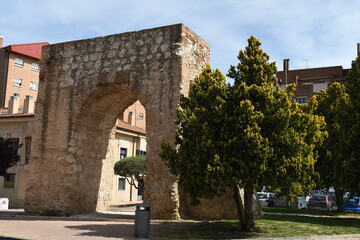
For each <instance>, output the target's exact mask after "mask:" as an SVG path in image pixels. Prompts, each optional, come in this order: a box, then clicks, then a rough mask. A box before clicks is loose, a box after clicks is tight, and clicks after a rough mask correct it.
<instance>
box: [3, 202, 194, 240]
mask: <svg viewBox="0 0 360 240" xmlns="http://www.w3.org/2000/svg"><path fill="white" fill-rule="evenodd" d="M124 210H129V212H124V211H122V212H119V213H116V214H114V213H97V214H83V215H77V216H72V217H45V216H26V215H22V214H21V212H19V211H16V212H14V211H7V212H6V211H1V212H0V239H1V240H5V239H9V240H10V239H11V240H14V238H15V239H30V240H73V239H75V240H76V239H79V240H82V239H88V240H113V239H114V240H115V239H116V240H119V239H146V238H141V237H140V238H139V237H136V236H135V234H134V233H135V231H134V212H133V211H131V210H133V208H129V209H124ZM195 224H198V223H197V222H184V221H151V225H150V234H149V237H150V238H151V239H154V238H156V234H159V233H163V232H168V231H172V230H175V229H180V228H185V227H189V226H191V225H195Z"/></svg>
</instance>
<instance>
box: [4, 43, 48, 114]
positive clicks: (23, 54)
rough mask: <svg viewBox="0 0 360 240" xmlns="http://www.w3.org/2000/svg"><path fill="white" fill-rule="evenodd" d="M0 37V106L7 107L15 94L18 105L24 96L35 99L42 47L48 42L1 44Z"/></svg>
mask: <svg viewBox="0 0 360 240" xmlns="http://www.w3.org/2000/svg"><path fill="white" fill-rule="evenodd" d="M2 43H3V39H2V37H1V38H0V108H7V107H8V100H9V99H10V96H17V97H18V98H19V101H20V107H22V103H23V102H24V100H25V98H26V96H27V95H28V96H32V97H33V99H34V101H36V97H37V91H38V85H39V72H40V67H39V63H40V59H41V51H42V47H43V46H45V45H48V44H49V43H48V42H40V43H27V44H14V45H9V46H6V47H3V46H2Z"/></svg>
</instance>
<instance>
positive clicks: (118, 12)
mask: <svg viewBox="0 0 360 240" xmlns="http://www.w3.org/2000/svg"><path fill="white" fill-rule="evenodd" d="M1 9H2V13H1V17H0V34H1V35H2V36H3V37H4V45H5V46H6V45H10V44H17V43H30V42H44V41H47V42H49V43H59V42H64V41H71V40H79V39H85V38H92V37H99V36H105V35H111V34H116V33H123V32H129V31H136V30H141V29H147V28H153V27H159V26H165V25H172V24H176V23H183V24H185V25H186V26H188V27H189V28H190V29H192V30H193V31H194V32H195V33H197V34H198V35H199V36H200V37H202V38H203V39H204V40H206V41H207V42H208V43H209V44H210V46H211V65H212V67H214V68H219V69H220V70H221V71H222V72H223V73H227V71H228V69H229V66H230V65H236V64H237V58H236V56H237V55H238V51H239V50H240V49H244V47H245V46H246V43H247V42H246V41H247V39H248V38H249V36H250V35H254V36H255V37H257V38H259V39H260V40H261V41H262V44H263V45H262V48H263V49H264V50H265V51H266V52H267V53H268V54H269V55H270V57H271V59H270V60H271V61H276V63H277V66H278V69H279V70H282V61H283V59H284V58H289V59H290V69H299V68H306V67H309V68H314V67H324V66H337V65H342V66H343V67H344V68H349V67H350V64H351V60H353V59H355V57H356V44H357V43H359V42H360V30H359V29H360V27H359V25H360V1H358V0H342V1H340V0H301V1H300V0H218V1H215V0H206V1H205V0H126V1H125V0H102V1H99V0H96V1H95V0H61V1H54V0H37V1H34V0H26V1H25V0H11V1H10V0H4V1H2V3H1Z"/></svg>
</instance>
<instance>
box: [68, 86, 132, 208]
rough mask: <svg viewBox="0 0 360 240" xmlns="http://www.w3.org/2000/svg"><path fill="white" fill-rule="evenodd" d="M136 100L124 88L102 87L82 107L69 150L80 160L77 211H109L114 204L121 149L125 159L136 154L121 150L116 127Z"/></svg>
mask: <svg viewBox="0 0 360 240" xmlns="http://www.w3.org/2000/svg"><path fill="white" fill-rule="evenodd" d="M137 99H138V98H137V97H136V95H135V94H134V93H132V92H131V91H129V90H128V89H126V88H125V87H123V86H121V85H120V84H116V83H112V84H107V85H105V86H101V87H99V88H98V89H97V90H96V91H95V92H94V93H93V94H92V95H90V96H89V97H88V99H87V100H86V101H85V102H84V103H83V105H82V107H81V110H80V112H79V115H78V119H76V122H77V124H76V126H74V133H73V134H74V135H75V136H74V139H76V140H75V141H74V142H73V146H69V148H70V149H71V148H75V149H77V150H76V151H74V153H73V154H74V159H77V160H76V162H74V163H73V165H74V166H73V167H74V169H77V171H78V175H77V176H76V175H75V176H73V177H74V178H75V177H76V179H74V180H73V181H74V182H75V183H76V184H75V185H74V186H76V189H74V190H75V191H73V194H76V196H74V199H77V202H78V203H79V204H76V205H73V207H74V211H75V210H76V211H80V212H89V211H94V210H95V209H96V208H97V209H98V210H106V209H107V208H108V206H109V204H110V203H111V202H112V201H113V199H114V197H115V196H114V193H113V192H112V191H113V189H114V187H115V186H114V181H113V178H114V177H113V176H114V170H113V167H114V164H115V162H116V161H117V160H119V158H120V154H124V153H120V152H121V150H122V149H123V150H124V149H126V153H125V155H135V154H136V152H131V153H130V150H131V151H133V150H134V149H129V152H127V151H128V149H127V148H125V147H124V146H123V147H121V148H122V149H121V148H120V149H119V140H118V139H117V134H116V132H117V126H116V123H117V122H118V121H121V120H123V119H124V118H122V119H121V116H122V115H124V112H125V110H126V109H127V108H128V107H129V106H131V105H132V104H133V103H134V102H136V101H137ZM126 113H127V112H126ZM126 113H125V114H126ZM133 117H135V116H133ZM119 118H120V119H119ZM131 120H132V119H131ZM133 121H136V119H133Z"/></svg>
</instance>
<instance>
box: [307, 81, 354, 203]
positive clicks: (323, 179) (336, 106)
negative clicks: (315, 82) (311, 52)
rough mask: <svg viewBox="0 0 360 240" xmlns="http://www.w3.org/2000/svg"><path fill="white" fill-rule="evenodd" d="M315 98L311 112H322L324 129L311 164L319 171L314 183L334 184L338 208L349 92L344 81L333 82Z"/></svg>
mask: <svg viewBox="0 0 360 240" xmlns="http://www.w3.org/2000/svg"><path fill="white" fill-rule="evenodd" d="M316 100H317V106H316V110H315V113H316V114H318V115H322V116H324V118H325V121H326V131H327V133H328V137H327V138H326V139H325V141H324V144H323V145H322V146H320V147H319V159H318V161H317V162H316V165H315V168H316V171H317V172H318V173H319V174H320V178H319V179H318V180H319V181H318V183H317V185H318V187H327V188H328V187H334V188H335V190H336V193H337V195H338V196H337V205H338V210H341V207H342V198H343V195H344V192H345V191H346V189H345V188H346V187H345V186H344V183H345V182H346V181H347V174H346V172H347V169H346V168H347V167H346V166H347V164H348V163H347V162H348V160H349V158H348V157H349V156H348V152H347V150H346V141H347V137H348V133H347V131H346V130H345V128H346V125H347V121H348V120H347V114H348V110H349V109H348V107H349V103H350V102H349V95H348V94H347V93H346V89H345V86H344V85H340V84H339V83H334V84H332V85H331V86H330V87H329V88H328V89H327V90H326V91H321V92H319V93H318V94H317V95H316ZM314 102H315V101H314ZM309 104H312V103H309ZM344 187H345V188H344Z"/></svg>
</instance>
